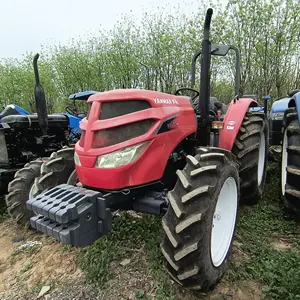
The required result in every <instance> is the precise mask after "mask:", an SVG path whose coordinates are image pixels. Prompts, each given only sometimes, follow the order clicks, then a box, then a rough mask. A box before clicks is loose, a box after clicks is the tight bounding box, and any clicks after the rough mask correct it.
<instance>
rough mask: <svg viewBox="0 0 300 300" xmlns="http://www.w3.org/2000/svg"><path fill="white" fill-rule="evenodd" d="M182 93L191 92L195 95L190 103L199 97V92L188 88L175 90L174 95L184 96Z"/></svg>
mask: <svg viewBox="0 0 300 300" xmlns="http://www.w3.org/2000/svg"><path fill="white" fill-rule="evenodd" d="M182 91H189V92H193V93H194V94H196V95H195V96H194V97H191V98H192V101H194V100H195V99H196V98H197V97H199V95H200V93H199V91H197V90H195V89H192V88H188V87H185V88H180V89H178V90H176V92H175V95H176V96H186V95H184V94H183V93H181V92H182Z"/></svg>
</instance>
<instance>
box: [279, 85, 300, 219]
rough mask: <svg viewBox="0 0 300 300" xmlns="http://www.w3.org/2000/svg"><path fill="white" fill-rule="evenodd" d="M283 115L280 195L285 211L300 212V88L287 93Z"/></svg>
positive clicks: (291, 214) (296, 213)
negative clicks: (287, 97)
mask: <svg viewBox="0 0 300 300" xmlns="http://www.w3.org/2000/svg"><path fill="white" fill-rule="evenodd" d="M289 96H290V98H289V99H288V100H287V102H286V103H287V108H286V109H285V111H284V115H283V141H282V155H281V196H282V200H283V201H282V204H283V206H284V209H285V212H286V213H287V214H288V215H290V216H293V215H296V216H299V214H300V90H299V89H298V90H294V91H292V92H291V93H289Z"/></svg>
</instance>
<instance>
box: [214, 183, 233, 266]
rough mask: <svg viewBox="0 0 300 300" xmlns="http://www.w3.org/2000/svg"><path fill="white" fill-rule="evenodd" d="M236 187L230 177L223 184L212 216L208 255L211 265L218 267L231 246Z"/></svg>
mask: <svg viewBox="0 0 300 300" xmlns="http://www.w3.org/2000/svg"><path fill="white" fill-rule="evenodd" d="M237 202H238V193H237V185H236V182H235V180H234V179H233V178H232V177H228V178H227V179H226V181H225V182H224V184H223V186H222V188H221V191H220V194H219V197H218V202H217V204H216V207H215V212H214V216H213V226H212V232H211V245H210V254H211V259H212V263H213V265H214V266H215V267H219V266H220V265H221V264H222V263H223V261H224V259H225V258H226V256H227V253H228V250H229V248H230V245H231V241H232V237H233V232H234V228H235V222H236V215H237Z"/></svg>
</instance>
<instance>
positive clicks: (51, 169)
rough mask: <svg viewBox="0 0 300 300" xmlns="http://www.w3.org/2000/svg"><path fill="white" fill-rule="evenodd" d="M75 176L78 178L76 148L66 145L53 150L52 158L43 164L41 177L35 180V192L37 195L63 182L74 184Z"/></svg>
mask: <svg viewBox="0 0 300 300" xmlns="http://www.w3.org/2000/svg"><path fill="white" fill-rule="evenodd" d="M74 177H75V179H76V178H77V176H76V172H75V163H74V148H68V147H66V148H64V149H61V150H59V151H57V152H53V153H52V154H51V156H50V160H49V161H48V162H47V163H45V164H43V165H42V167H41V175H40V177H39V178H37V179H36V180H35V183H34V190H35V193H36V195H38V194H41V193H43V192H46V191H47V190H49V189H51V188H53V187H55V186H57V185H59V184H62V183H69V184H73V181H74V180H73V178H74ZM70 180H71V182H70ZM75 183H76V182H75ZM75 183H74V185H75Z"/></svg>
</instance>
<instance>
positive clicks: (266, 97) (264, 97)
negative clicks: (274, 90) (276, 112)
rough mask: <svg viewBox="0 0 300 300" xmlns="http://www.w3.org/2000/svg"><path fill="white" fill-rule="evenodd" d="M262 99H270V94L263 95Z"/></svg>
mask: <svg viewBox="0 0 300 300" xmlns="http://www.w3.org/2000/svg"><path fill="white" fill-rule="evenodd" d="M262 99H263V100H265V101H269V100H270V99H271V97H270V96H269V95H267V96H263V97H262Z"/></svg>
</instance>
